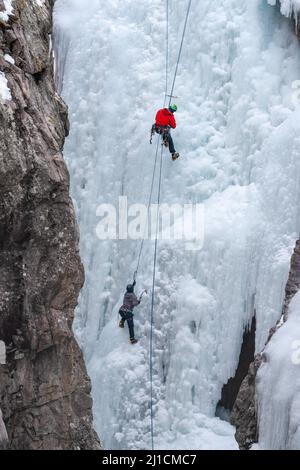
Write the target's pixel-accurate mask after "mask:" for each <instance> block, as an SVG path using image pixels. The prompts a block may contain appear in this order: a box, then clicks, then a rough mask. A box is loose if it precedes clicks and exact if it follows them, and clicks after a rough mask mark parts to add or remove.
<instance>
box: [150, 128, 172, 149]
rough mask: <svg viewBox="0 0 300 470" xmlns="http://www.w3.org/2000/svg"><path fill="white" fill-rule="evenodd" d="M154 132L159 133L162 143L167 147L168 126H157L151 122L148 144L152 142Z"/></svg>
mask: <svg viewBox="0 0 300 470" xmlns="http://www.w3.org/2000/svg"><path fill="white" fill-rule="evenodd" d="M155 134H160V135H161V139H162V145H164V146H165V147H169V134H170V127H169V126H164V127H159V126H156V125H155V124H153V126H152V128H151V138H150V144H152V138H153V136H154V135H155Z"/></svg>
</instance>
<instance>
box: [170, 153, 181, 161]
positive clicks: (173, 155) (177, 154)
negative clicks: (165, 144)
mask: <svg viewBox="0 0 300 470" xmlns="http://www.w3.org/2000/svg"><path fill="white" fill-rule="evenodd" d="M179 157H180V155H179V153H178V152H175V153H172V160H177V158H179Z"/></svg>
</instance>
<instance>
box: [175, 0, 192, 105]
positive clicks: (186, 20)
mask: <svg viewBox="0 0 300 470" xmlns="http://www.w3.org/2000/svg"><path fill="white" fill-rule="evenodd" d="M191 5H192V0H189V4H188V7H187V12H186V16H185V22H184V28H183V33H182V38H181V43H180V48H179V53H178V58H177V63H176V68H175V73H174V79H173V83H172V89H171V93H170V95H169V96H170V101H169V106H170V104H171V101H172V98H173V93H174V89H175V83H176V78H177V73H178V66H179V62H180V59H181V53H182V48H183V43H184V39H185V33H186V27H187V23H188V19H189V15H190V11H191Z"/></svg>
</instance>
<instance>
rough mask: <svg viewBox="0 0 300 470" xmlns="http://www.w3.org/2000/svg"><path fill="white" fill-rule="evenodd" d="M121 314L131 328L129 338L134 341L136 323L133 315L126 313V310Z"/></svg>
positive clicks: (121, 311)
mask: <svg viewBox="0 0 300 470" xmlns="http://www.w3.org/2000/svg"><path fill="white" fill-rule="evenodd" d="M119 314H120V315H121V318H122V320H123V321H124V322H125V321H127V325H128V328H129V337H130V339H134V323H133V313H132V312H129V311H128V312H126V311H124V310H120V311H119Z"/></svg>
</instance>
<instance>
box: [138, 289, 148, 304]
mask: <svg viewBox="0 0 300 470" xmlns="http://www.w3.org/2000/svg"><path fill="white" fill-rule="evenodd" d="M145 294H148V291H147V289H145V290H143V292H142V293H141V295H140V297H139V301H140V302H141V300H142V298H143V296H144V295H145Z"/></svg>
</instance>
